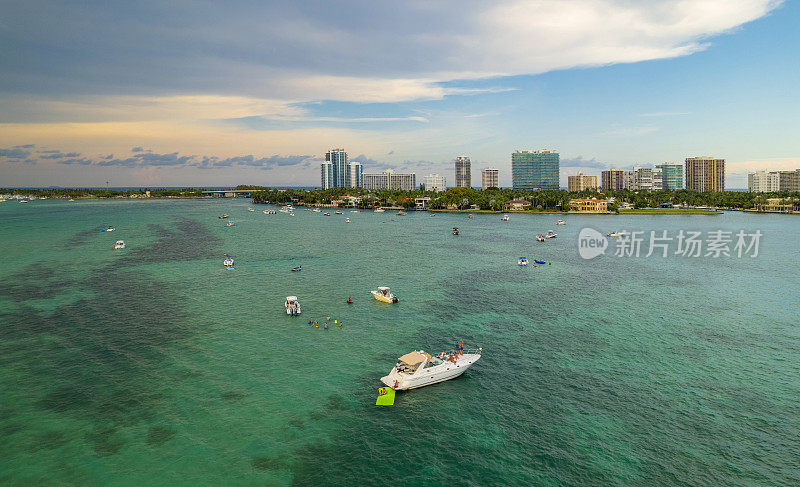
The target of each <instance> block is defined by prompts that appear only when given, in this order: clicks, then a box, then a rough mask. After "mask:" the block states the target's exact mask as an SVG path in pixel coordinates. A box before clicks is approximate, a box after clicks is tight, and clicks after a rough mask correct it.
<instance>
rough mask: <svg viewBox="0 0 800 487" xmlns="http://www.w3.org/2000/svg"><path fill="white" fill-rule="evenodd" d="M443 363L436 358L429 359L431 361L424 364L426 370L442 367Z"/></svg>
mask: <svg viewBox="0 0 800 487" xmlns="http://www.w3.org/2000/svg"><path fill="white" fill-rule="evenodd" d="M443 363H444V362H442V360H441V359H439V358H438V357H431V359H430V360H428V363H427V364H425V368H426V369H427V368H429V367H436V366H437V365H442V364H443Z"/></svg>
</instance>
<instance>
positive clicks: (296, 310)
mask: <svg viewBox="0 0 800 487" xmlns="http://www.w3.org/2000/svg"><path fill="white" fill-rule="evenodd" d="M284 306H285V307H286V314H287V315H289V316H297V315H299V314H300V302H299V301H298V300H297V296H286V302H285V303H284Z"/></svg>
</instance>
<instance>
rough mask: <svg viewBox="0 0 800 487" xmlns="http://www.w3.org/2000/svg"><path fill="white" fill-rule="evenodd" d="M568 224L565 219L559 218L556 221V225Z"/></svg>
mask: <svg viewBox="0 0 800 487" xmlns="http://www.w3.org/2000/svg"><path fill="white" fill-rule="evenodd" d="M566 224H567V222H565V221H564V220H558V221H557V222H556V225H566Z"/></svg>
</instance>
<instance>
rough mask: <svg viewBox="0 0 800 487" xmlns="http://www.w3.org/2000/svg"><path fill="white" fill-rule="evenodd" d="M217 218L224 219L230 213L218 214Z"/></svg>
mask: <svg viewBox="0 0 800 487" xmlns="http://www.w3.org/2000/svg"><path fill="white" fill-rule="evenodd" d="M217 218H219V219H220V220H224V219H225V218H228V214H227V213H223V214H221V215H220V216H218V217H217Z"/></svg>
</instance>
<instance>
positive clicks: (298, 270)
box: [292, 265, 303, 272]
mask: <svg viewBox="0 0 800 487" xmlns="http://www.w3.org/2000/svg"><path fill="white" fill-rule="evenodd" d="M302 270H303V266H301V265H299V266H297V267H295V268H293V269H292V272H300V271H302Z"/></svg>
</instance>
